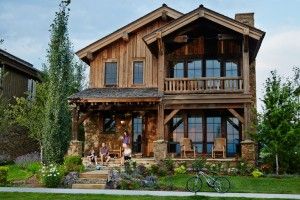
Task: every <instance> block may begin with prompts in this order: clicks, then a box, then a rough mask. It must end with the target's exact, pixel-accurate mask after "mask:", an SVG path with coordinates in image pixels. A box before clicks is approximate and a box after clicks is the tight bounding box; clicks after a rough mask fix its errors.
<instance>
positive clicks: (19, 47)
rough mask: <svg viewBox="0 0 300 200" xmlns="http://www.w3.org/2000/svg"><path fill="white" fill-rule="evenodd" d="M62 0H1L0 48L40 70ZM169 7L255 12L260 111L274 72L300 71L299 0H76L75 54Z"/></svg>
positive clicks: (71, 20)
mask: <svg viewBox="0 0 300 200" xmlns="http://www.w3.org/2000/svg"><path fill="white" fill-rule="evenodd" d="M59 2H60V1H59V0H0V38H2V39H4V43H3V44H1V45H0V48H2V49H4V50H6V51H8V52H9V53H11V54H13V55H15V56H17V57H20V58H22V59H24V60H26V61H28V62H30V63H32V64H33V65H34V67H35V68H37V69H41V66H42V63H46V52H47V48H48V43H49V40H50V32H49V29H50V24H51V22H52V21H53V19H54V16H55V12H56V11H57V10H58V4H59ZM163 3H166V4H167V5H168V6H169V7H172V8H174V9H176V10H178V11H180V12H183V13H187V12H189V11H191V10H193V9H195V8H197V7H198V6H199V5H200V4H203V5H204V6H205V7H207V8H209V9H211V10H214V11H216V12H219V13H221V14H224V15H226V16H228V17H231V18H234V15H235V13H242V12H254V13H255V16H254V17H255V27H257V28H259V29H261V30H263V31H265V32H266V36H265V38H264V40H263V42H262V45H261V48H260V51H259V52H258V55H257V58H256V76H257V77H256V78H257V96H258V109H259V110H260V108H261V102H260V100H259V99H260V98H262V96H263V89H264V83H265V80H266V79H267V77H269V76H270V71H271V70H277V72H278V73H279V75H281V76H292V75H293V72H292V68H293V67H296V66H298V67H299V66H300V62H299V60H298V59H299V58H300V37H299V36H300V12H299V8H300V0H289V1H282V0H268V1H267V0H165V1H161V0H72V2H71V5H70V9H71V11H70V18H69V35H70V40H71V42H72V44H73V49H74V51H77V50H79V49H81V48H83V47H85V46H87V45H88V44H90V43H92V42H94V41H96V40H98V39H100V38H101V37H103V36H105V35H107V34H109V33H111V32H113V31H115V30H116V29H118V28H120V27H122V26H124V25H126V24H128V23H130V22H132V21H133V20H135V19H138V18H139V17H141V16H143V15H145V14H147V13H148V12H151V11H152V10H154V9H156V8H158V7H160V6H161V5H162V4H163Z"/></svg>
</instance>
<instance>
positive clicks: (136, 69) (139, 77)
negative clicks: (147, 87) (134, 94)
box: [133, 61, 144, 84]
mask: <svg viewBox="0 0 300 200" xmlns="http://www.w3.org/2000/svg"><path fill="white" fill-rule="evenodd" d="M143 83H144V62H143V61H134V62H133V84H143Z"/></svg>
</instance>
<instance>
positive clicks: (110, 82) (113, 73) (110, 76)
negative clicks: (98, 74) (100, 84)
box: [105, 62, 118, 86]
mask: <svg viewBox="0 0 300 200" xmlns="http://www.w3.org/2000/svg"><path fill="white" fill-rule="evenodd" d="M117 74H118V73H117V62H106V63H105V85H106V86H116V85H117Z"/></svg>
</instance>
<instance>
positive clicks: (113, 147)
mask: <svg viewBox="0 0 300 200" xmlns="http://www.w3.org/2000/svg"><path fill="white" fill-rule="evenodd" d="M108 148H109V149H108V150H109V154H110V155H114V157H117V158H120V157H121V156H122V147H121V145H120V144H119V143H118V142H117V143H111V142H108Z"/></svg>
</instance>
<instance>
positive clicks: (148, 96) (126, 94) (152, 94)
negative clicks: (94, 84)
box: [68, 88, 163, 102]
mask: <svg viewBox="0 0 300 200" xmlns="http://www.w3.org/2000/svg"><path fill="white" fill-rule="evenodd" d="M162 96H163V93H162V92H159V91H158V89H157V88H88V89H85V90H83V91H80V92H78V93H75V94H73V95H71V96H70V97H69V98H68V99H69V101H71V102H128V101H130V102H140V101H145V102H151V101H152V102H153V101H156V102H158V101H160V99H161V97H162Z"/></svg>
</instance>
